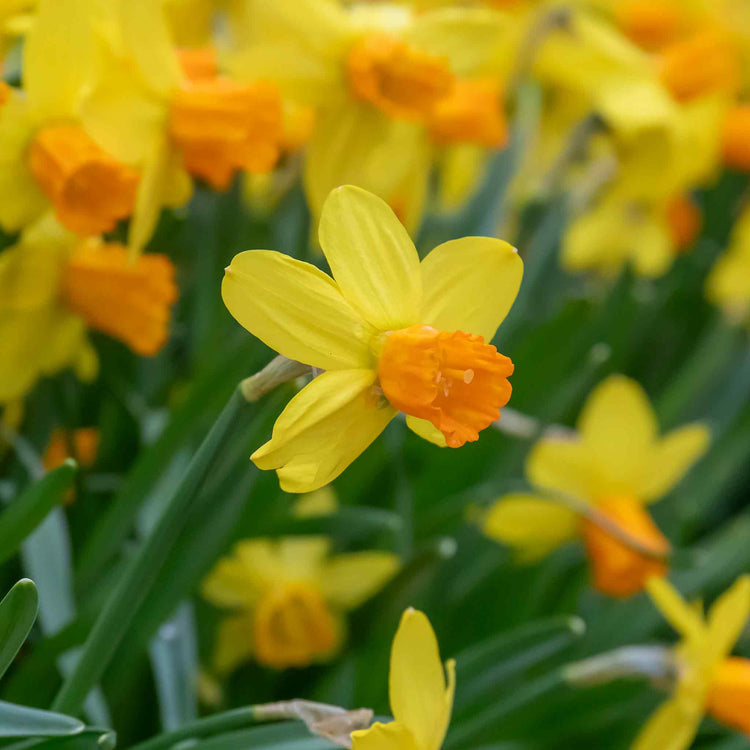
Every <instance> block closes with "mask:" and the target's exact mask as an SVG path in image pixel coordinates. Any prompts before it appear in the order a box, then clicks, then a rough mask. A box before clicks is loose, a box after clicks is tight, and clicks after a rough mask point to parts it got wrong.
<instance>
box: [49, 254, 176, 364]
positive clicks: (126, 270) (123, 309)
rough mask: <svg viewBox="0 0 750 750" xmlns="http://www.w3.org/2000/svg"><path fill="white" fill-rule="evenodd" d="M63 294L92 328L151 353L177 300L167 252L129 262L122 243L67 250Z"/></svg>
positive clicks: (165, 331)
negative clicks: (68, 252)
mask: <svg viewBox="0 0 750 750" xmlns="http://www.w3.org/2000/svg"><path fill="white" fill-rule="evenodd" d="M61 294H62V301H63V304H64V305H65V306H66V307H67V308H68V309H69V310H70V311H71V312H74V313H76V314H77V315H80V316H81V317H82V318H83V319H84V320H85V321H86V323H87V325H88V326H89V327H90V328H93V329H95V330H97V331H102V332H103V333H106V334H108V335H109V336H112V337H113V338H115V339H118V340H119V341H122V342H123V343H125V344H127V345H128V346H129V347H130V348H131V349H132V350H133V351H134V352H136V353H137V354H141V355H146V356H150V355H154V354H156V353H157V352H158V351H159V349H161V347H162V346H163V345H164V344H165V343H166V340H167V335H168V328H169V318H170V307H171V305H172V303H173V302H174V301H175V300H176V299H177V286H176V285H175V281H174V266H173V265H172V261H170V260H169V258H167V256H166V255H157V254H155V253H153V254H149V255H141V256H139V257H138V258H137V259H136V260H134V261H131V260H130V258H129V253H128V251H127V250H126V249H125V248H124V247H122V246H121V245H114V244H86V245H82V246H81V247H79V248H77V249H76V250H75V251H74V252H73V254H72V255H71V257H70V259H69V261H68V264H67V266H66V268H65V271H64V272H63V279H62V292H61Z"/></svg>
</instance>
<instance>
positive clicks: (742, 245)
mask: <svg viewBox="0 0 750 750" xmlns="http://www.w3.org/2000/svg"><path fill="white" fill-rule="evenodd" d="M706 294H707V295H708V298H709V299H710V300H711V302H713V303H714V304H715V305H719V307H721V308H722V310H724V312H725V313H726V314H727V315H728V316H730V317H731V318H734V319H737V320H740V321H742V320H744V319H746V318H747V316H748V312H750V206H749V207H747V208H745V210H744V212H743V214H742V216H741V217H740V219H739V220H738V222H737V223H736V224H735V226H734V229H733V230H732V237H731V239H730V242H729V247H728V248H727V250H726V252H725V253H724V254H723V255H722V256H721V257H720V258H719V260H717V261H716V265H714V267H713V269H712V270H711V274H710V275H709V277H708V281H707V282H706Z"/></svg>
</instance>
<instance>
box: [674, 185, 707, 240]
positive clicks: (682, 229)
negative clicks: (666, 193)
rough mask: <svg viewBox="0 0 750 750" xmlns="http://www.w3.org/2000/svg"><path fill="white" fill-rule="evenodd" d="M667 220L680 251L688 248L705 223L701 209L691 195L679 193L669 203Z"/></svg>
mask: <svg viewBox="0 0 750 750" xmlns="http://www.w3.org/2000/svg"><path fill="white" fill-rule="evenodd" d="M667 222H668V224H669V229H670V232H671V235H672V241H673V242H674V244H675V247H676V248H677V250H678V251H683V250H687V249H688V248H689V247H690V246H691V245H692V244H693V242H695V238H696V237H697V236H698V234H699V233H700V230H701V225H702V223H703V218H702V216H701V212H700V209H699V208H698V206H696V205H695V202H694V201H693V200H692V199H691V198H690V196H689V195H678V196H677V197H675V198H673V199H672V200H671V201H669V203H668V204H667Z"/></svg>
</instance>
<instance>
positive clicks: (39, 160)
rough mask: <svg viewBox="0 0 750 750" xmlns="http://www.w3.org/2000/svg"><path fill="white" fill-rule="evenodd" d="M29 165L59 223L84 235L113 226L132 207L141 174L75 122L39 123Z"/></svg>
mask: <svg viewBox="0 0 750 750" xmlns="http://www.w3.org/2000/svg"><path fill="white" fill-rule="evenodd" d="M29 168H30V169H31V172H32V174H33V175H34V178H35V179H36V181H37V183H38V185H39V187H40V188H41V189H42V191H43V192H44V193H45V195H46V196H47V197H48V198H49V200H50V201H51V202H52V204H53V206H54V208H55V214H56V216H57V218H58V219H59V220H60V223H61V224H63V225H64V226H66V227H67V228H68V229H70V230H71V231H73V232H77V233H78V234H84V235H94V234H101V233H103V232H110V231H112V230H113V229H114V228H115V225H116V224H117V222H118V221H119V220H120V219H124V218H126V217H127V216H130V214H131V213H132V212H133V205H134V204H135V193H136V188H137V185H138V175H137V174H136V172H135V171H134V170H132V169H131V168H130V167H128V166H126V165H124V164H121V163H120V162H119V161H117V160H116V159H115V158H114V157H112V156H110V155H109V154H108V153H107V152H106V151H104V150H103V149H101V148H100V147H99V146H98V145H97V144H96V143H95V142H94V141H93V140H92V139H91V138H90V137H89V136H88V135H87V134H86V132H85V131H84V130H83V128H81V127H79V126H77V125H55V126H51V127H47V128H43V129H41V130H40V131H39V132H38V133H37V135H36V137H35V138H34V140H33V142H32V143H31V148H30V150H29Z"/></svg>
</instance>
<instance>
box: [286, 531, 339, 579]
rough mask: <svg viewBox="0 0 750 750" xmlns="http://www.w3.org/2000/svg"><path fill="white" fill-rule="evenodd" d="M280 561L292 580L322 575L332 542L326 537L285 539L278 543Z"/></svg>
mask: <svg viewBox="0 0 750 750" xmlns="http://www.w3.org/2000/svg"><path fill="white" fill-rule="evenodd" d="M278 550H279V561H280V563H281V565H282V566H283V567H284V572H285V574H286V575H288V576H289V577H290V578H295V579H300V580H305V579H314V578H317V577H318V576H319V575H320V571H321V568H322V567H323V564H324V562H325V559H326V557H328V555H329V554H330V552H331V540H330V539H328V537H325V536H298V537H284V538H282V539H280V540H279V541H278Z"/></svg>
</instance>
